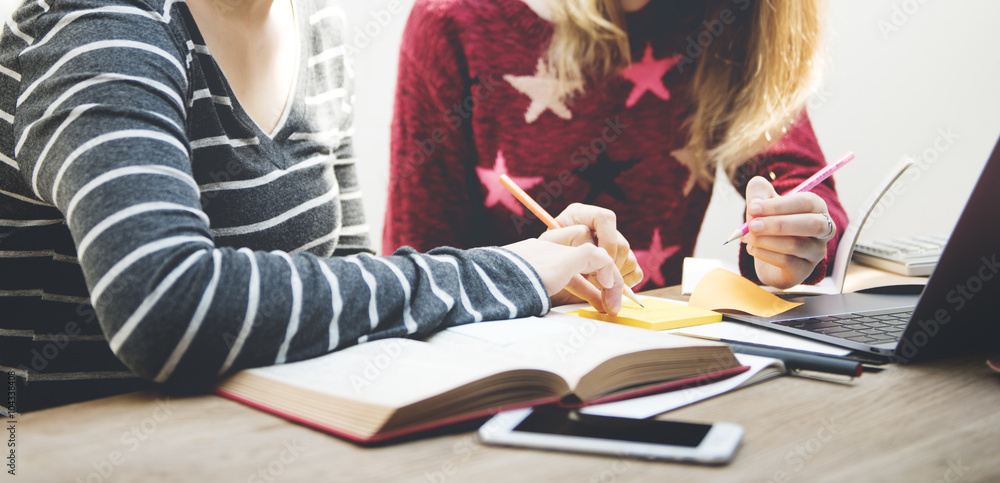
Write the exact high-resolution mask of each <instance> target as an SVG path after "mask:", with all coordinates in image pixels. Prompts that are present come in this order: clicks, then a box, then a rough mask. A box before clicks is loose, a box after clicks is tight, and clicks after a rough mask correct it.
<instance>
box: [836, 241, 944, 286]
mask: <svg viewBox="0 0 1000 483" xmlns="http://www.w3.org/2000/svg"><path fill="white" fill-rule="evenodd" d="M947 243H948V237H946V236H942V235H926V236H912V237H907V238H893V239H891V240H873V241H868V240H859V241H858V243H857V245H855V247H854V257H853V260H854V261H856V262H858V263H861V264H864V265H869V266H872V267H875V268H880V269H882V270H888V271H890V272H895V273H898V274H900V275H908V276H917V277H926V276H930V274H931V272H933V271H934V267H935V266H936V265H937V261H938V258H940V257H941V252H942V251H944V246H945V244H947Z"/></svg>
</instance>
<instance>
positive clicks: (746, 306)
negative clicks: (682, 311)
mask: <svg viewBox="0 0 1000 483" xmlns="http://www.w3.org/2000/svg"><path fill="white" fill-rule="evenodd" d="M688 304H689V305H692V306H695V307H701V308H703V309H707V310H737V311H740V312H744V313H747V314H750V315H756V316H757V317H772V316H775V315H778V314H780V313H782V312H785V311H787V310H789V309H791V308H793V307H798V306H799V305H802V304H801V303H797V302H789V301H787V300H784V299H781V298H779V297H778V296H776V295H774V294H772V293H771V292H768V291H767V290H764V289H762V288H760V287H759V286H757V284H755V283H753V282H751V281H749V280H747V279H745V278H743V277H742V276H740V275H737V274H735V273H733V272H730V271H729V270H723V269H721V268H716V269H715V270H712V271H711V272H708V274H706V275H705V276H704V277H702V279H701V281H700V282H698V285H696V286H695V287H694V291H693V292H691V300H690V301H688Z"/></svg>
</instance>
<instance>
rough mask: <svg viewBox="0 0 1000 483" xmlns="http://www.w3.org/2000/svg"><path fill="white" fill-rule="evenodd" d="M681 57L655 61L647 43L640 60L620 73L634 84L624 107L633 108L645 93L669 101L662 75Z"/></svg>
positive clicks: (668, 92)
mask: <svg viewBox="0 0 1000 483" xmlns="http://www.w3.org/2000/svg"><path fill="white" fill-rule="evenodd" d="M682 57H683V56H681V55H675V56H673V57H669V58H664V59H659V60H657V59H656V58H654V57H653V46H652V44H650V43H648V42H647V43H646V53H645V55H643V56H642V60H640V61H639V62H633V63H632V65H630V66H628V67H626V68H625V70H623V71H622V76H624V77H625V78H626V79H628V80H630V81H632V83H633V84H635V87H633V88H632V93H631V94H629V95H628V100H626V101H625V106H626V107H632V106H634V105H635V103H636V102H639V98H640V97H642V95H643V94H645V93H646V91H650V92H652V93H653V94H656V96H657V97H659V98H660V99H663V100H664V101H666V100H668V99H670V91H668V90H667V88H666V86H664V85H663V75H664V74H666V73H667V71H668V70H670V69H671V68H673V67H674V65H676V64H677V63H678V62H680V61H681V58H682Z"/></svg>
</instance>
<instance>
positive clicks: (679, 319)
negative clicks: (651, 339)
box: [576, 298, 722, 330]
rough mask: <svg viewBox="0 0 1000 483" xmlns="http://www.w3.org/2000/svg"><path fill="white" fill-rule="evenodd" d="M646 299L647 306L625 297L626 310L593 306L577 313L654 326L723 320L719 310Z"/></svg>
mask: <svg viewBox="0 0 1000 483" xmlns="http://www.w3.org/2000/svg"><path fill="white" fill-rule="evenodd" d="M642 303H643V305H645V306H646V308H642V307H639V305H638V304H636V303H635V302H631V301H628V300H623V301H622V310H621V311H620V312H618V315H608V314H602V313H600V312H598V311H597V309H595V308H593V307H586V308H583V309H580V310H578V311H576V315H579V316H580V317H586V318H588V319H596V320H603V321H605V322H613V323H616V324H622V325H631V326H632V327H640V328H643V329H652V330H667V329H679V328H681V327H691V326H692V325H701V324H711V323H712V322H719V321H721V320H722V314H720V313H718V312H712V311H711V310H705V309H700V308H697V307H691V306H689V305H681V304H675V303H673V302H668V301H666V300H661V299H653V298H644V299H642Z"/></svg>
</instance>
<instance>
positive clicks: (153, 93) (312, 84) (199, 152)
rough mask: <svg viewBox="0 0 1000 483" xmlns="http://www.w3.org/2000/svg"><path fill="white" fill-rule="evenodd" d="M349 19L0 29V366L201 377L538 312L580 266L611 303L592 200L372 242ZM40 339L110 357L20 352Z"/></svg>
mask: <svg viewBox="0 0 1000 483" xmlns="http://www.w3.org/2000/svg"><path fill="white" fill-rule="evenodd" d="M343 31H344V15H343V11H342V10H341V9H339V8H337V7H336V6H331V5H329V3H328V2H324V1H322V0H293V1H289V0H253V1H242V2H230V1H224V0H190V1H188V2H187V3H184V2H179V1H175V0H132V1H128V0H113V1H107V0H100V1H98V0H80V1H77V2H72V3H70V2H60V3H51V4H50V3H47V2H45V1H44V0H28V1H25V2H24V3H23V4H22V5H21V6H20V7H19V8H18V9H17V10H16V11H15V12H14V14H13V16H12V18H11V20H9V21H8V22H7V23H6V26H5V28H4V31H3V37H2V38H0V161H2V162H0V284H2V285H0V304H2V308H3V309H6V310H5V312H4V315H3V322H2V323H0V330H2V331H3V338H4V339H5V344H6V345H7V346H8V347H22V349H21V350H20V352H18V351H14V352H7V354H8V355H7V356H4V357H7V358H8V360H3V361H0V364H3V365H5V366H8V368H14V369H16V370H17V371H19V372H18V374H19V375H21V376H22V377H23V378H27V379H29V380H30V378H31V376H32V374H35V373H36V372H37V371H42V372H45V370H46V368H48V372H53V371H55V372H56V373H59V374H63V375H65V374H71V376H66V377H73V376H72V374H77V376H76V377H77V378H79V377H112V375H111V374H119V375H120V373H121V372H122V371H124V370H125V368H127V369H128V370H129V371H131V372H132V373H134V374H137V375H139V376H141V377H143V378H147V379H152V380H154V381H176V380H186V381H192V380H194V381H209V380H212V379H213V378H215V377H217V376H218V375H222V374H225V373H227V372H230V371H234V370H237V369H240V368H245V367H251V366H260V365H267V364H274V363H282V362H288V361H295V360H300V359H304V358H309V357H312V356H316V355H320V354H323V353H326V352H329V351H334V350H337V349H340V348H343V347H346V346H350V345H353V344H357V343H361V342H364V341H366V340H371V339H377V338H384V337H398V336H420V335H424V334H427V333H430V332H432V331H434V330H437V329H440V328H443V327H447V326H452V325H457V324H465V323H471V322H478V321H482V320H490V319H502V318H511V317H521V316H528V315H540V314H544V313H546V312H547V311H548V310H549V306H550V303H551V301H550V296H551V295H554V294H557V293H558V292H560V291H561V290H562V289H563V288H564V287H565V286H566V285H567V284H568V283H570V282H571V279H572V278H573V277H574V276H575V275H576V274H585V275H589V276H590V280H591V282H592V283H594V284H596V285H590V284H587V283H583V284H582V285H578V286H577V287H576V289H577V290H582V291H584V292H586V293H587V298H588V299H590V300H593V303H594V304H595V305H597V306H599V307H600V308H603V309H606V310H609V311H616V310H617V309H618V308H619V307H620V302H621V300H620V297H621V292H622V288H623V287H624V283H625V279H623V276H622V275H621V274H622V273H625V275H626V279H628V280H631V281H635V280H637V277H638V278H641V274H640V272H639V271H638V269H637V268H636V266H637V265H636V263H635V257H634V256H633V255H632V254H631V252H630V250H629V249H628V245H627V243H626V242H625V241H624V238H622V237H621V235H620V234H619V233H618V232H617V230H616V228H615V226H614V218H613V215H611V214H610V212H608V211H606V210H599V209H596V208H592V207H586V206H574V207H573V208H572V209H570V210H567V212H565V213H564V214H563V215H561V216H562V217H561V219H560V221H561V222H562V223H563V224H564V225H565V226H570V225H576V226H570V227H569V228H565V229H562V230H555V231H552V232H549V233H546V234H545V235H543V236H542V237H540V238H541V239H540V240H539V239H532V240H526V241H523V242H520V243H516V244H513V245H509V246H506V247H504V248H483V249H475V250H467V251H462V250H456V249H450V248H440V249H436V250H432V251H430V252H429V253H427V254H418V253H417V252H415V251H414V250H412V249H408V248H403V249H401V250H399V251H397V252H396V253H395V254H393V256H388V257H376V256H372V255H371V254H370V249H369V234H368V226H367V225H366V224H365V221H364V216H363V210H362V206H361V196H360V193H361V191H360V188H359V186H358V182H357V177H356V173H355V159H354V156H353V148H352V124H351V123H352V116H351V100H352V95H351V77H352V73H351V71H350V68H349V65H348V64H347V63H346V61H345V50H346V49H345V46H344V44H343V43H342V40H341V39H342V33H343ZM592 232H594V233H596V236H597V238H598V239H599V243H600V245H601V248H597V247H596V246H594V244H592V243H588V242H591V241H593V240H592V236H591V233H592ZM566 245H569V246H566ZM577 280H579V279H577ZM595 287H600V289H598V288H595ZM94 320H96V321H97V323H96V324H95V323H94V322H93V321H94ZM53 335H56V336H60V337H62V340H65V341H67V342H68V343H67V344H66V347H70V344H72V343H76V344H77V346H79V345H81V344H85V343H88V342H89V343H91V344H92V345H93V344H95V343H100V344H102V346H103V347H104V348H105V351H106V347H107V344H108V343H110V349H111V351H113V353H114V355H115V356H117V359H119V360H120V361H121V362H122V363H124V366H125V367H120V366H118V367H117V369H118V372H115V371H114V370H113V369H114V367H111V366H113V364H112V365H111V366H109V365H108V364H109V363H107V361H104V360H101V359H100V358H99V357H96V358H95V357H89V356H87V357H77V358H74V357H69V356H68V354H69V353H71V352H73V351H72V350H71V349H67V348H65V347H64V348H62V350H61V354H60V351H55V352H56V353H55V354H54V355H52V357H49V355H50V353H51V352H52V351H49V352H48V353H47V352H46V351H45V346H31V344H32V343H36V344H37V343H39V341H44V340H45V338H46V337H45V336H53ZM102 336H103V338H101V337H102ZM50 338H51V337H50ZM98 338H100V340H97V339H98ZM104 339H106V342H104ZM25 347H29V348H31V349H30V350H29V349H25ZM86 352H87V351H78V352H77V353H86ZM36 353H37V354H39V355H40V356H41V359H40V362H39V364H34V363H35V362H36V361H35V360H34V358H33V356H34V354H36ZM10 354H22V356H21V357H22V360H21V361H17V360H14V361H11V360H9V358H10V357H13V356H11V355H10ZM63 355H66V357H63ZM29 356H32V357H29ZM70 360H72V361H74V362H73V363H68V362H67V361H70ZM43 363H44V364H43ZM40 365H42V366H45V367H42V368H40V367H38V366H40ZM53 368H56V369H53ZM109 368H110V369H109ZM81 373H86V374H84V375H83V376H81V375H80V374H81ZM52 377H55V378H58V377H56V376H52Z"/></svg>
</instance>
